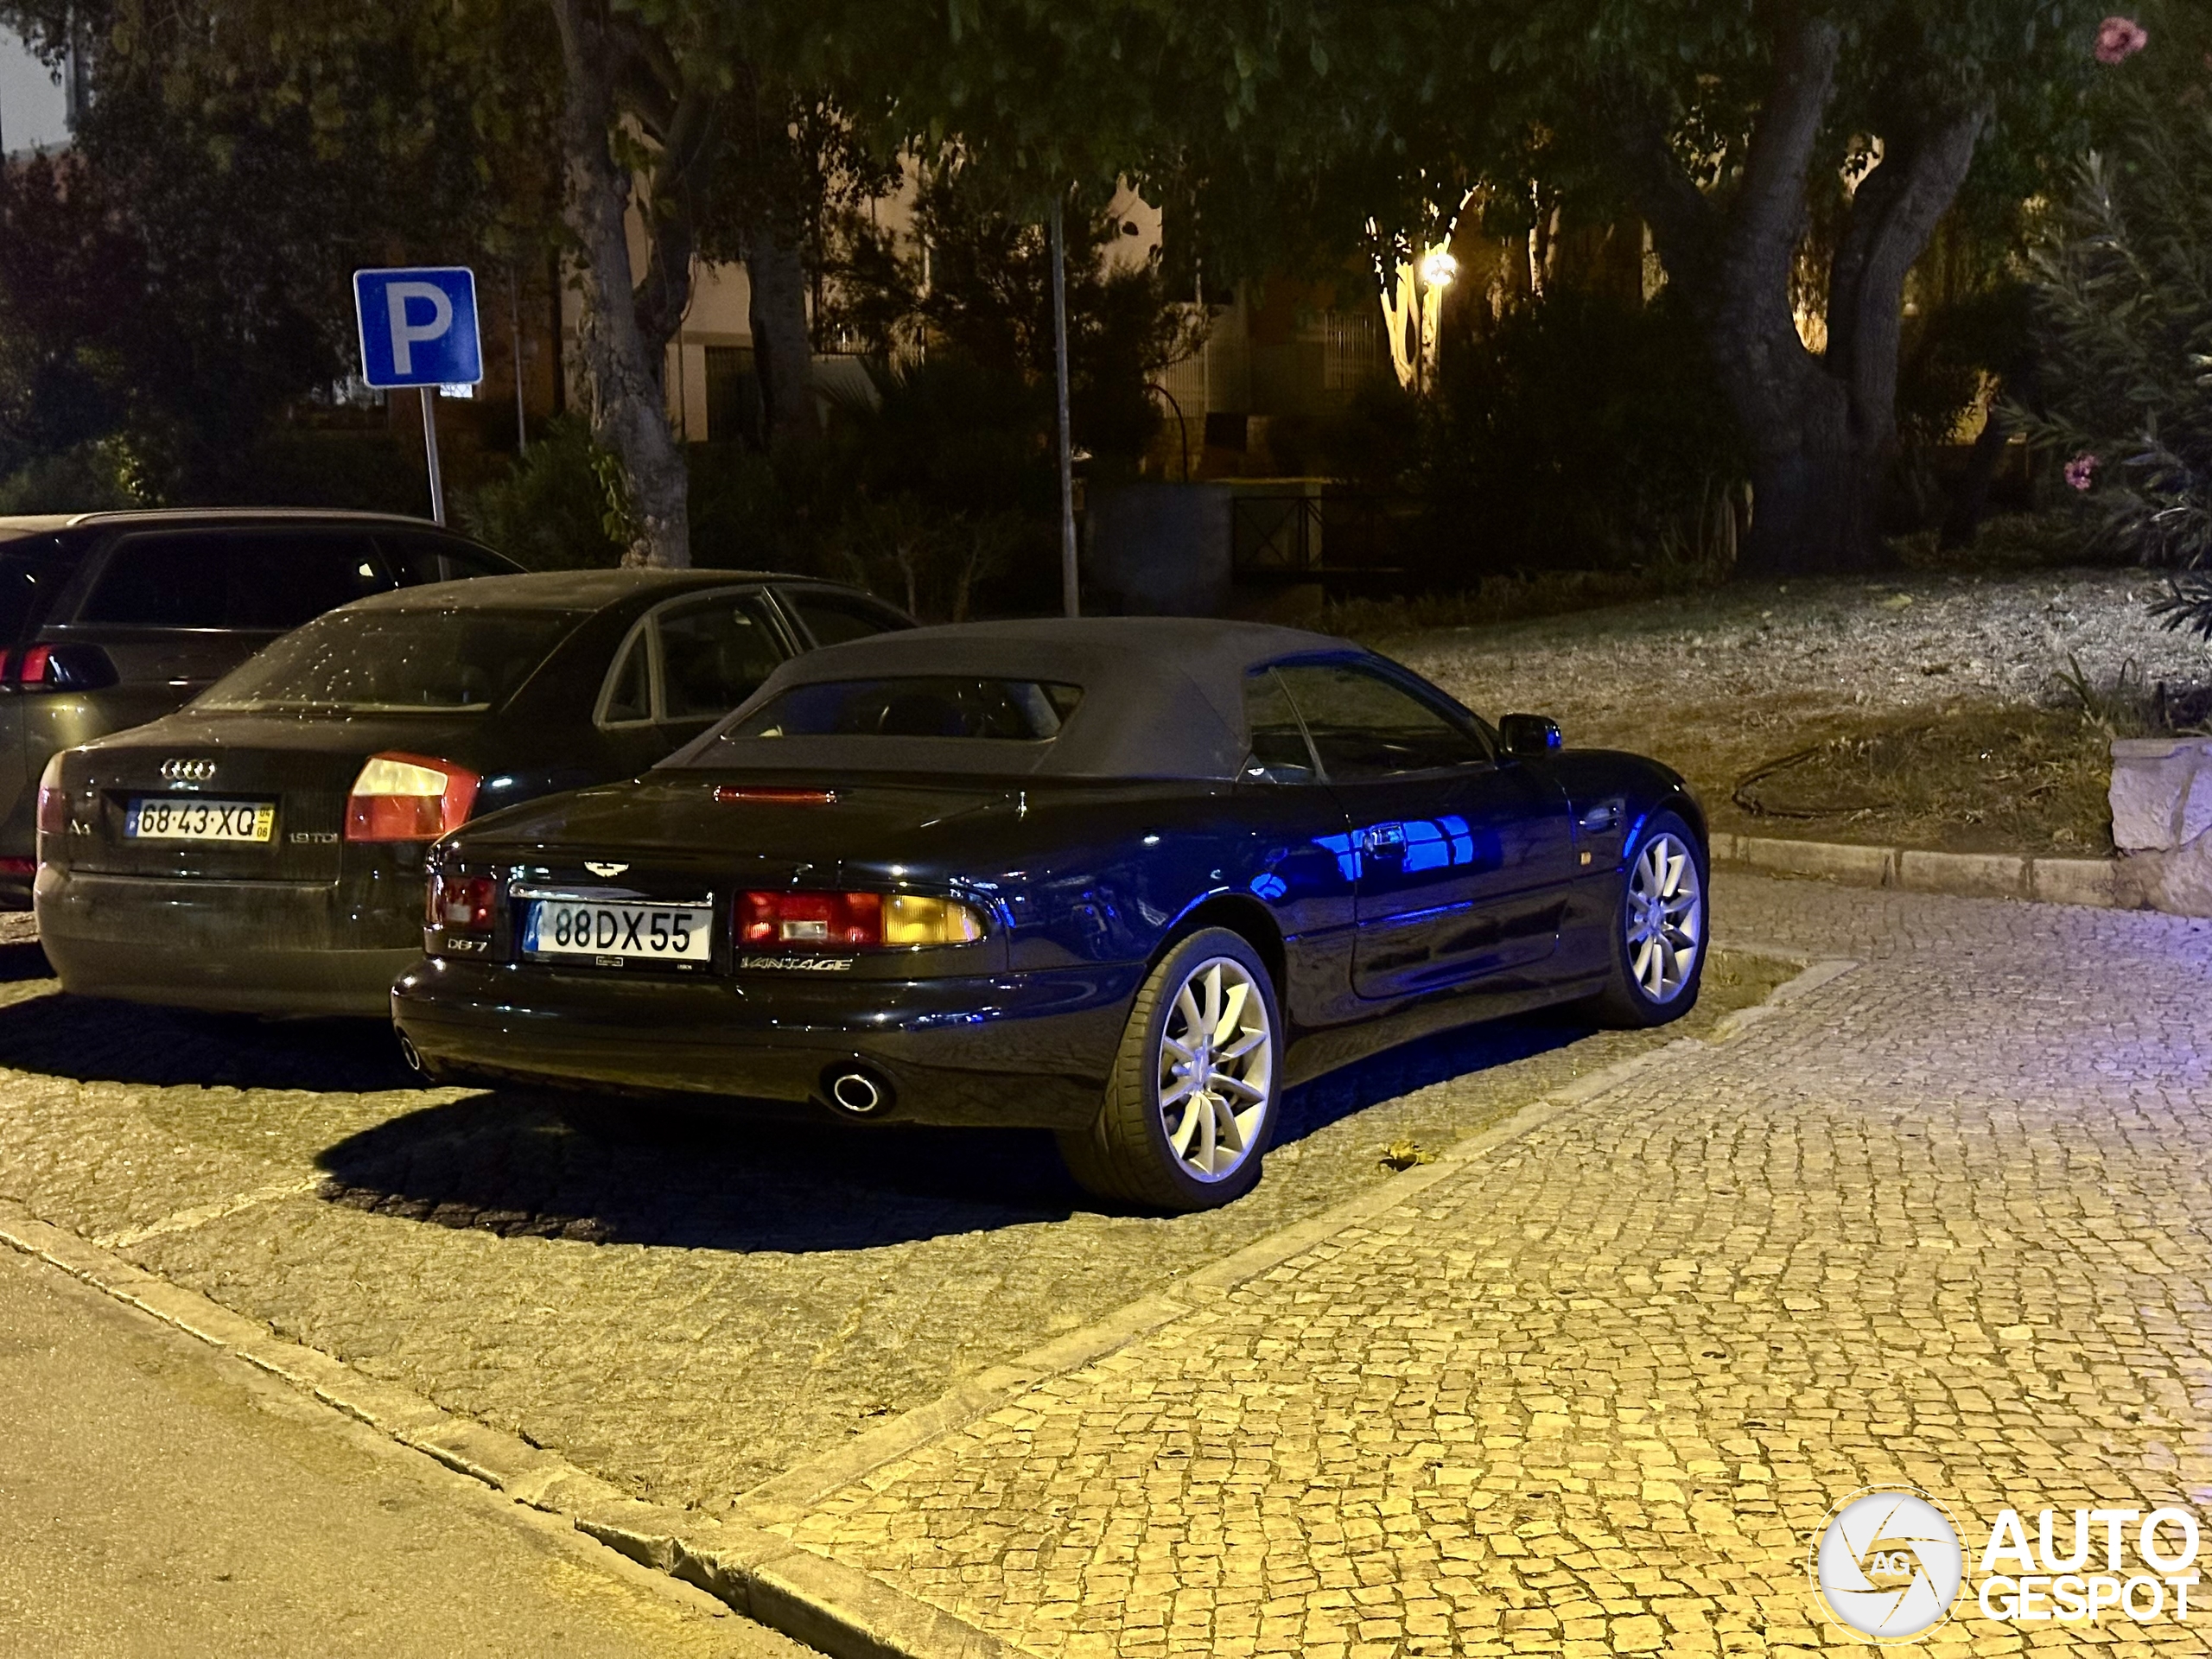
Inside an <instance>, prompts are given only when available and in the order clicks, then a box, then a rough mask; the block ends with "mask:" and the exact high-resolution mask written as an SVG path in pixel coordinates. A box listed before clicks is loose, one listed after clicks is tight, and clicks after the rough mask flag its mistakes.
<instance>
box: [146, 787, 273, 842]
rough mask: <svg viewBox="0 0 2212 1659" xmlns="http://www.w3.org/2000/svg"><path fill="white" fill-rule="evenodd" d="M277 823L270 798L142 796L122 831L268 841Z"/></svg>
mask: <svg viewBox="0 0 2212 1659" xmlns="http://www.w3.org/2000/svg"><path fill="white" fill-rule="evenodd" d="M276 827H277V809H276V807H275V806H274V805H273V804H270V802H267V801H211V800H209V799H207V798H206V797H205V796H200V795H189V796H187V795H166V796H164V795H147V796H141V797H138V798H136V799H134V800H133V801H132V802H131V803H130V810H129V811H127V812H126V813H124V818H123V833H124V836H126V837H127V838H129V839H130V840H132V841H267V840H268V839H269V837H270V832H271V831H273V830H274V829H276Z"/></svg>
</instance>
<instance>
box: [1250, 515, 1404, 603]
mask: <svg viewBox="0 0 2212 1659" xmlns="http://www.w3.org/2000/svg"><path fill="white" fill-rule="evenodd" d="M1415 512H1416V508H1415V505H1414V503H1412V502H1411V501H1408V500H1407V499H1403V498H1401V497H1395V496H1389V495H1379V494H1361V493H1351V492H1343V493H1338V492H1334V491H1330V492H1325V493H1316V492H1313V491H1295V490H1284V491H1279V492H1278V491H1258V490H1253V491H1246V490H1239V491H1238V492H1237V493H1236V497H1235V498H1234V501H1233V504H1232V512H1231V518H1230V524H1231V536H1232V540H1231V543H1230V570H1231V572H1232V573H1233V574H1234V575H1235V577H1236V580H1237V581H1239V582H1255V583H1267V582H1284V583H1288V582H1319V583H1321V584H1322V585H1323V586H1324V587H1329V588H1346V589H1363V590H1376V591H1389V590H1395V589H1399V588H1405V587H1408V586H1411V585H1414V584H1415V583H1416V582H1418V581H1419V580H1420V579H1421V575H1422V561H1421V558H1420V556H1419V545H1420V542H1419V536H1418V533H1417V528H1416V524H1415V522H1414V516H1415Z"/></svg>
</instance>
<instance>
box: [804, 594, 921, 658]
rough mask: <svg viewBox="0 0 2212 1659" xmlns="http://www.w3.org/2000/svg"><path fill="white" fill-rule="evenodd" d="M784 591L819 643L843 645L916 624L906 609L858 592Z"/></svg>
mask: <svg viewBox="0 0 2212 1659" xmlns="http://www.w3.org/2000/svg"><path fill="white" fill-rule="evenodd" d="M783 592H784V600H785V603H787V604H788V605H790V607H791V609H792V610H794V611H796V612H797V613H798V620H800V621H801V622H804V624H805V625H806V631H807V632H809V633H810V634H812V635H813V636H814V643H815V644H816V645H843V644H844V643H845V641H846V640H848V639H867V638H868V636H869V635H870V634H874V633H890V632H896V631H897V630H899V629H901V628H911V627H912V626H914V623H913V619H912V618H911V617H909V616H907V615H906V613H904V612H901V611H895V610H893V609H892V608H891V607H890V606H888V605H885V604H882V603H880V602H879V601H875V600H873V599H867V598H864V597H862V596H861V594H833V593H829V592H827V591H825V590H824V589H823V588H785V589H784V590H783Z"/></svg>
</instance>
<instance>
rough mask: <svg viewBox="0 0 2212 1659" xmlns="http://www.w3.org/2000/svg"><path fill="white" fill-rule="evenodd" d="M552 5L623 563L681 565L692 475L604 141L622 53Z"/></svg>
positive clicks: (592, 359) (595, 418)
mask: <svg viewBox="0 0 2212 1659" xmlns="http://www.w3.org/2000/svg"><path fill="white" fill-rule="evenodd" d="M553 7H554V16H555V20H556V22H558V23H559V25H560V31H561V56H562V62H563V68H564V71H565V85H564V88H563V102H562V111H561V147H562V152H563V155H562V159H563V167H564V170H565V174H566V177H565V180H564V183H565V189H564V191H563V215H564V217H565V218H566V219H567V222H568V226H569V232H571V233H572V234H573V235H574V236H575V238H576V240H577V242H578V244H579V245H581V249H582V273H583V299H584V307H583V321H582V327H581V329H580V330H579V338H578V340H577V345H578V348H579V350H580V351H581V353H582V357H583V363H584V373H585V378H586V381H587V383H588V404H589V416H590V421H591V433H592V437H593V438H594V441H596V442H598V443H599V444H600V445H601V447H602V448H606V449H607V450H610V451H611V452H613V454H614V456H615V457H616V459H617V460H619V461H620V462H621V465H622V472H623V475H624V478H625V479H626V482H627V485H628V493H629V500H628V502H627V504H626V505H627V507H628V511H629V518H630V522H631V525H632V540H631V543H630V545H629V547H628V548H627V550H625V552H624V553H623V556H622V562H623V563H625V564H643V565H658V566H661V567H664V568H671V569H681V568H683V567H684V566H686V565H689V564H690V563H691V536H690V505H689V501H688V499H687V489H688V480H686V477H685V474H684V467H683V455H682V454H680V453H679V452H678V450H677V443H676V436H675V434H674V433H673V432H671V430H670V429H669V423H668V410H667V406H666V402H665V396H664V391H663V388H662V384H661V372H660V371H661V356H662V353H659V352H657V351H656V349H655V348H654V346H652V344H650V343H649V342H648V340H646V337H645V333H644V332H643V330H642V329H641V328H640V327H639V304H638V296H636V294H635V293H634V292H633V289H632V280H633V279H632V271H631V268H630V240H629V234H628V230H627V226H626V224H625V215H626V212H627V210H628V207H629V203H630V176H629V174H628V172H627V171H626V169H624V168H621V167H620V166H618V165H617V164H616V162H615V160H614V156H613V150H612V149H610V148H609V146H608V143H607V135H608V132H609V130H610V129H611V127H612V124H613V118H614V91H613V83H614V78H615V76H616V74H617V73H620V61H619V54H618V52H617V50H616V48H614V46H613V42H611V41H609V39H608V38H607V28H606V26H605V22H604V20H603V19H602V18H601V16H600V14H599V11H598V9H597V7H596V6H595V5H594V3H592V0H553ZM662 292H663V293H664V289H663V290H662ZM678 315H680V311H679V313H678ZM661 344H662V345H663V346H664V345H665V341H664V340H663V341H662V342H661Z"/></svg>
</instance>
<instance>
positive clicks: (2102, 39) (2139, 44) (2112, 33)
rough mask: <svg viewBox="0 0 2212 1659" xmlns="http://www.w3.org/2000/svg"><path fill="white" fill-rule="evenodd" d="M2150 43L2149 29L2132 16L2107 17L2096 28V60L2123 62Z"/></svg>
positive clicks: (2100, 61)
mask: <svg viewBox="0 0 2212 1659" xmlns="http://www.w3.org/2000/svg"><path fill="white" fill-rule="evenodd" d="M2150 44H2151V32H2150V30H2148V29H2145V28H2144V27H2143V25H2142V24H2140V23H2139V22H2136V21H2135V20H2134V19H2133V17H2107V18H2106V19H2105V20H2104V22H2102V23H2101V24H2099V25H2098V28H2097V61H2098V62H2099V63H2125V62H2126V61H2127V60H2128V59H2130V58H2132V57H2133V56H2134V55H2135V54H2137V53H2138V52H2140V51H2141V50H2142V49H2143V48H2145V47H2146V46H2148V45H2150Z"/></svg>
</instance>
